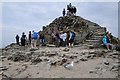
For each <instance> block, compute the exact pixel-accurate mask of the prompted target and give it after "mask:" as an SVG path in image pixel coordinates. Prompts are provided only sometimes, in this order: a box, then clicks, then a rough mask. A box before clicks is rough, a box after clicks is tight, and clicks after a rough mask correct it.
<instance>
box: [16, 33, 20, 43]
mask: <svg viewBox="0 0 120 80" xmlns="http://www.w3.org/2000/svg"><path fill="white" fill-rule="evenodd" d="M16 44H18V45H19V36H18V35H16Z"/></svg>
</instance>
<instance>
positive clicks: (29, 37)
mask: <svg viewBox="0 0 120 80" xmlns="http://www.w3.org/2000/svg"><path fill="white" fill-rule="evenodd" d="M31 37H32V35H31V31H29V35H28V39H29V44H31V39H32V38H31Z"/></svg>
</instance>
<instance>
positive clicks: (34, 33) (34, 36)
mask: <svg viewBox="0 0 120 80" xmlns="http://www.w3.org/2000/svg"><path fill="white" fill-rule="evenodd" d="M37 39H38V33H37V32H35V31H34V30H33V31H32V43H31V47H32V48H36V43H37Z"/></svg>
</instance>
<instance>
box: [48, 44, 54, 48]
mask: <svg viewBox="0 0 120 80" xmlns="http://www.w3.org/2000/svg"><path fill="white" fill-rule="evenodd" d="M47 47H55V45H53V44H47Z"/></svg>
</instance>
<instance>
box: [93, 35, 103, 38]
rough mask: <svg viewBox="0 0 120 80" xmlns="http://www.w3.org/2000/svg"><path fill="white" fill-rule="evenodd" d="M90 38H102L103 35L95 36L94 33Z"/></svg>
mask: <svg viewBox="0 0 120 80" xmlns="http://www.w3.org/2000/svg"><path fill="white" fill-rule="evenodd" d="M92 38H103V36H96V35H93V36H92Z"/></svg>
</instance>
